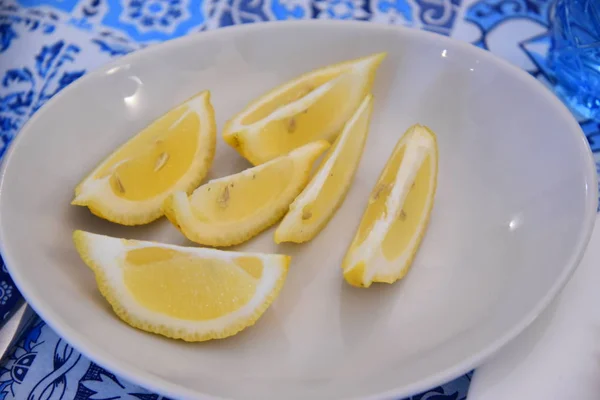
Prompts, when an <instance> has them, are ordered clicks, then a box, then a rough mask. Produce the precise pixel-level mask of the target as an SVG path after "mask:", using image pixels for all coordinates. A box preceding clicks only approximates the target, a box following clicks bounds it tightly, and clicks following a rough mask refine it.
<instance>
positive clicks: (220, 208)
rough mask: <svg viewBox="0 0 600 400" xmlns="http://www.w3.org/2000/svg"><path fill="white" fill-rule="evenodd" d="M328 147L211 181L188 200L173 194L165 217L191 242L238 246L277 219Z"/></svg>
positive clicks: (322, 143) (300, 150)
mask: <svg viewBox="0 0 600 400" xmlns="http://www.w3.org/2000/svg"><path fill="white" fill-rule="evenodd" d="M328 147H329V143H328V142H327V141H325V140H321V141H318V142H314V143H309V144H307V145H305V146H302V147H300V148H298V149H296V150H294V151H292V152H291V153H289V154H288V155H285V156H281V157H278V158H276V159H274V160H272V161H269V162H267V163H265V164H262V165H259V166H257V167H254V168H249V169H247V170H245V171H242V172H240V173H238V174H235V175H231V176H226V177H224V178H220V179H216V180H212V181H210V182H208V183H206V184H205V185H202V186H200V187H199V188H198V189H196V190H195V191H194V192H193V193H192V194H191V195H190V196H189V197H188V195H187V194H186V193H185V192H175V193H173V194H172V195H171V196H169V197H168V198H167V199H166V201H165V204H164V206H163V208H164V212H165V215H166V216H167V218H168V219H169V221H171V222H172V223H173V224H174V225H175V226H176V227H177V228H178V229H179V230H180V231H181V232H182V233H183V234H184V235H185V236H186V237H187V238H188V239H190V240H191V241H193V242H196V243H199V244H202V245H206V246H232V245H236V244H239V243H242V242H244V241H246V240H248V239H250V238H252V237H253V236H255V235H257V234H259V233H260V232H262V231H263V230H265V229H267V228H268V227H270V226H271V225H273V224H274V223H276V222H277V221H279V220H280V219H281V217H282V216H283V215H284V214H285V212H286V211H287V210H288V207H289V205H290V203H291V202H292V201H294V199H295V198H296V196H297V195H298V194H299V193H300V191H301V190H302V189H303V188H304V187H305V186H306V184H307V183H308V181H309V179H310V172H311V169H312V165H313V163H314V162H315V160H316V159H317V158H318V157H319V156H320V155H321V154H322V153H323V152H324V151H325V150H326V149H327V148H328Z"/></svg>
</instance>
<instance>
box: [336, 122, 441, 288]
mask: <svg viewBox="0 0 600 400" xmlns="http://www.w3.org/2000/svg"><path fill="white" fill-rule="evenodd" d="M437 158H438V153H437V141H436V137H435V134H434V133H433V132H432V131H431V130H429V129H428V128H426V127H424V126H421V125H414V126H412V127H411V128H409V129H408V131H407V132H406V134H405V135H404V136H403V137H402V138H401V139H400V141H399V142H398V144H397V145H396V147H395V149H394V152H393V154H392V156H391V157H390V159H389V160H388V162H387V164H386V166H385V168H384V170H383V172H382V174H381V176H380V177H379V180H378V181H377V184H376V185H375V187H374V189H373V191H372V192H371V196H370V198H369V204H368V206H367V209H366V210H365V213H364V215H363V217H362V220H361V222H360V225H359V227H358V231H357V232H356V236H355V237H354V240H353V242H352V244H351V245H350V248H349V249H348V252H347V253H346V256H345V258H344V261H343V263H342V269H343V271H344V278H345V279H346V281H347V282H348V283H350V284H351V285H354V286H360V287H369V286H370V285H371V283H373V282H385V283H393V282H395V281H397V280H398V279H401V278H403V277H404V276H405V275H406V273H407V272H408V270H409V268H410V264H411V263H412V260H413V258H414V256H415V254H416V252H417V250H418V248H419V245H420V243H421V240H422V238H423V235H424V233H425V230H426V227H427V224H428V222H429V215H430V213H431V208H432V207H433V199H434V196H435V189H436V185H437V164H438V163H437Z"/></svg>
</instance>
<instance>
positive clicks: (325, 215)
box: [275, 95, 373, 243]
mask: <svg viewBox="0 0 600 400" xmlns="http://www.w3.org/2000/svg"><path fill="white" fill-rule="evenodd" d="M372 109H373V96H371V95H368V96H366V97H365V98H364V100H363V101H362V103H361V104H360V106H359V107H358V109H357V110H356V112H355V113H354V115H353V116H352V117H351V118H350V119H349V120H348V122H347V123H346V124H345V125H344V128H343V130H342V133H341V134H340V135H339V136H338V138H337V139H336V141H335V142H334V144H333V146H332V147H331V149H330V150H329V152H328V153H327V155H326V156H325V159H324V160H323V162H322V163H321V166H320V167H319V169H318V171H317V173H316V174H315V176H314V177H313V178H312V179H311V181H310V182H309V183H308V185H307V186H306V188H304V190H303V191H302V193H301V194H300V195H299V196H298V197H297V198H296V200H294V202H293V203H292V205H291V206H290V210H289V212H288V213H287V214H286V216H285V217H284V218H283V220H282V221H281V224H280V225H279V227H278V228H277V230H276V231H275V242H276V243H282V242H296V243H302V242H306V241H308V240H311V239H313V238H314V237H315V236H316V235H317V234H318V233H319V232H320V231H321V230H322V229H323V228H324V227H325V225H327V223H328V222H329V220H330V219H331V217H332V216H333V215H334V214H335V211H336V210H337V209H338V208H339V206H340V205H341V204H342V203H343V201H344V198H345V196H346V194H347V193H348V189H349V188H350V186H351V184H352V180H353V179H354V175H355V173H356V170H357V169H358V165H359V163H360V159H361V156H362V153H363V149H364V145H365V141H366V139H367V135H368V132H369V121H370V118H371V111H372Z"/></svg>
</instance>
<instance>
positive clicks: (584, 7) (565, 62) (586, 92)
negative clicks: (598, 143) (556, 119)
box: [549, 0, 600, 121]
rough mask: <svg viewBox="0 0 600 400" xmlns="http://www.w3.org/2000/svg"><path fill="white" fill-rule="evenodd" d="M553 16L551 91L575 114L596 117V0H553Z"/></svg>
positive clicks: (599, 103)
mask: <svg viewBox="0 0 600 400" xmlns="http://www.w3.org/2000/svg"><path fill="white" fill-rule="evenodd" d="M553 16H554V18H553V21H552V45H551V47H550V53H549V62H550V67H551V68H552V70H553V72H554V75H555V82H553V83H554V85H555V86H554V87H555V91H556V93H557V94H558V95H559V97H561V98H562V100H563V101H564V102H565V103H566V104H567V105H568V106H569V107H570V108H571V110H572V111H574V112H575V113H576V114H579V115H580V116H581V117H584V118H588V119H595V120H599V121H600V0H557V1H556V3H555V4H554V11H553Z"/></svg>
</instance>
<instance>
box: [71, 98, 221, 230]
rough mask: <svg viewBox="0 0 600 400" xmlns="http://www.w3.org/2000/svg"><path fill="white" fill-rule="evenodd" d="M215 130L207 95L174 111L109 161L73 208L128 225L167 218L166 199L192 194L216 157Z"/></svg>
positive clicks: (93, 176) (90, 177) (88, 182)
mask: <svg viewBox="0 0 600 400" xmlns="http://www.w3.org/2000/svg"><path fill="white" fill-rule="evenodd" d="M215 145H216V126H215V116H214V112H213V108H212V105H211V104H210V93H209V92H207V91H205V92H202V93H200V94H198V95H196V96H194V97H193V98H191V99H189V100H188V101H186V102H185V103H183V104H181V105H180V106H178V107H177V108H175V109H173V110H171V111H169V112H168V113H166V114H165V115H163V116H162V117H160V118H159V119H157V120H156V121H154V122H153V123H152V124H151V125H149V126H148V127H147V128H145V129H144V130H142V131H141V132H140V133H138V134H137V135H136V136H134V137H133V138H131V139H130V140H129V141H127V142H126V143H125V144H123V145H122V146H121V147H119V148H118V149H117V150H116V151H115V152H113V153H112V154H111V155H109V156H108V158H106V159H105V160H104V161H103V162H102V163H101V164H100V165H99V166H98V167H96V169H94V170H93V171H92V172H91V173H90V174H89V175H88V176H87V177H86V178H85V179H84V180H83V181H82V182H81V183H80V184H79V185H78V186H77V188H76V189H75V199H74V200H73V201H72V203H71V204H74V205H78V206H87V207H88V208H89V209H90V211H91V212H92V213H94V214H95V215H97V216H99V217H101V218H104V219H107V220H109V221H112V222H116V223H118V224H123V225H141V224H145V223H148V222H151V221H153V220H155V219H157V218H159V217H161V216H162V215H163V212H162V209H161V206H162V204H163V202H164V200H165V198H166V197H167V196H168V195H169V194H170V193H172V192H174V191H176V190H182V191H186V192H189V191H191V190H192V189H194V188H196V187H197V186H198V185H199V184H200V182H201V181H202V179H204V177H205V176H206V174H207V172H208V169H209V167H210V165H211V163H212V160H213V157H214V154H215Z"/></svg>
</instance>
